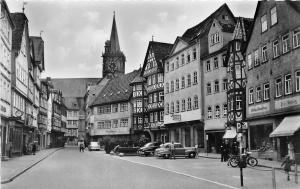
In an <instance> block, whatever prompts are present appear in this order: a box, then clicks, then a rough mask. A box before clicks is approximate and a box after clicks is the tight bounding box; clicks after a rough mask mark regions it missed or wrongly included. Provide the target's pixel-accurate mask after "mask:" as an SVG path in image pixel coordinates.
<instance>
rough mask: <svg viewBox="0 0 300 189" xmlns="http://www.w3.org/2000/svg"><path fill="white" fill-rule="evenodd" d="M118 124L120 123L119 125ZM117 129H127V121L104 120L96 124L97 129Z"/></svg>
mask: <svg viewBox="0 0 300 189" xmlns="http://www.w3.org/2000/svg"><path fill="white" fill-rule="evenodd" d="M119 122H120V123H119ZM118 127H128V119H127V118H126V119H120V121H119V120H117V119H115V120H112V121H111V120H106V121H100V122H97V128H98V129H111V128H118Z"/></svg>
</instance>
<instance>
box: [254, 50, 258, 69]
mask: <svg viewBox="0 0 300 189" xmlns="http://www.w3.org/2000/svg"><path fill="white" fill-rule="evenodd" d="M258 65H259V59H258V50H256V51H254V66H258Z"/></svg>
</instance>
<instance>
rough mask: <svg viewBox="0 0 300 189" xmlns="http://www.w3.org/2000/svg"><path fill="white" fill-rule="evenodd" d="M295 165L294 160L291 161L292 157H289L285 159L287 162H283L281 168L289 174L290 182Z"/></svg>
mask: <svg viewBox="0 0 300 189" xmlns="http://www.w3.org/2000/svg"><path fill="white" fill-rule="evenodd" d="M292 165H293V160H291V159H290V156H289V155H287V156H286V157H285V160H284V161H283V162H282V164H281V167H282V166H284V167H283V170H284V171H285V173H286V174H287V180H288V181H289V180H290V171H291V166H292Z"/></svg>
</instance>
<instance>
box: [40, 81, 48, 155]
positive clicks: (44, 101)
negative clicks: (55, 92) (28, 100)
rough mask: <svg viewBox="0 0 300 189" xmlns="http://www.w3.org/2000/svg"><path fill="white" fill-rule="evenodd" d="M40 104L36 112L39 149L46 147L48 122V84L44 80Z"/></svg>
mask: <svg viewBox="0 0 300 189" xmlns="http://www.w3.org/2000/svg"><path fill="white" fill-rule="evenodd" d="M39 99H40V102H39V105H40V106H39V112H38V128H39V131H40V133H41V134H40V140H39V144H40V148H41V149H44V148H46V147H47V122H48V120H47V119H48V118H47V116H48V99H49V84H48V82H47V81H46V80H42V81H41V91H40V97H39Z"/></svg>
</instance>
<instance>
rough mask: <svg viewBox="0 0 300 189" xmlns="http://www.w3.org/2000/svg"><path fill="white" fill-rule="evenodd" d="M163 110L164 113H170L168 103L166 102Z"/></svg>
mask: <svg viewBox="0 0 300 189" xmlns="http://www.w3.org/2000/svg"><path fill="white" fill-rule="evenodd" d="M165 112H166V115H168V114H169V113H170V109H169V103H167V104H166V108H165Z"/></svg>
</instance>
